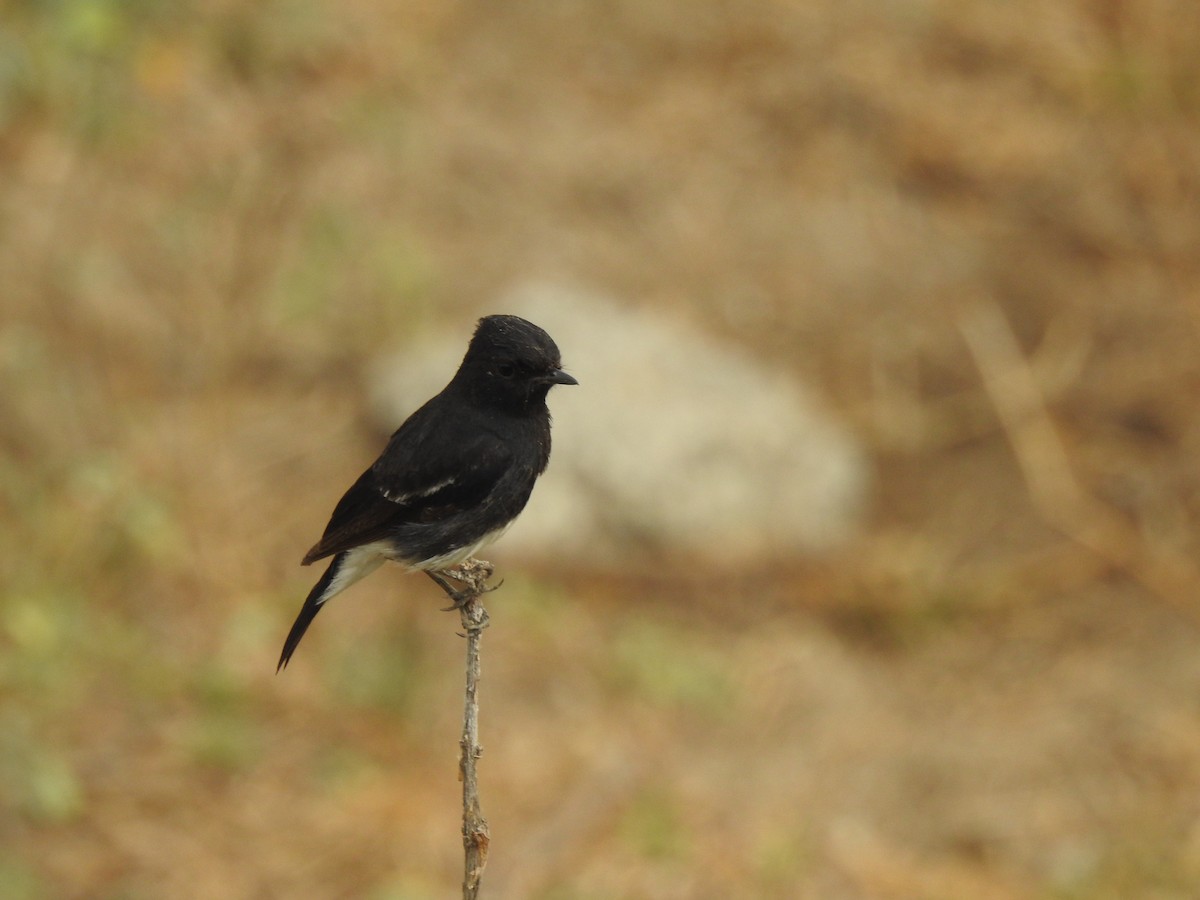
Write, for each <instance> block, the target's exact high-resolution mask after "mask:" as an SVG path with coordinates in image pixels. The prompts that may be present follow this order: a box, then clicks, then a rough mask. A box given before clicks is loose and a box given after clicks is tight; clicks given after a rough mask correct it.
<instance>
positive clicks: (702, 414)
mask: <svg viewBox="0 0 1200 900" xmlns="http://www.w3.org/2000/svg"><path fill="white" fill-rule="evenodd" d="M492 311H494V312H505V313H513V314H516V315H520V316H524V317H525V318H527V319H529V320H530V321H533V322H536V323H537V324H538V325H540V326H542V327H543V328H545V329H546V330H547V331H548V332H549V333H550V334H551V335H552V336H553V337H554V339H555V341H556V342H557V343H558V345H559V347H560V348H561V349H562V353H563V361H564V367H565V368H566V369H567V370H568V371H569V372H571V374H573V375H575V376H576V377H577V378H578V379H579V383H580V386H579V387H566V388H555V389H554V391H552V393H551V395H550V407H551V410H552V411H553V413H554V452H553V455H552V457H551V461H550V468H549V470H548V471H547V473H546V474H545V475H544V476H543V478H542V480H541V481H540V482H539V484H538V486H537V489H536V490H535V491H534V494H533V499H532V500H531V501H530V504H529V508H528V509H527V510H526V512H525V514H524V515H523V516H522V517H521V518H520V519H519V520H518V522H517V524H516V525H514V526H513V528H512V529H511V531H510V532H509V533H508V534H507V535H506V536H505V539H504V552H509V553H520V554H521V555H523V556H526V557H529V558H537V559H555V560H559V559H563V558H569V559H571V560H574V561H577V562H581V563H587V564H592V565H601V566H603V565H613V564H616V563H618V562H619V563H621V564H623V565H626V564H629V563H631V562H638V561H640V562H648V561H650V560H655V559H660V558H661V557H662V556H663V555H667V556H670V557H687V556H691V555H699V556H702V557H704V558H705V560H706V561H707V562H708V563H710V564H717V565H751V564H754V563H758V562H764V561H767V560H771V559H779V558H786V557H788V556H795V555H797V554H813V553H816V552H820V551H822V550H825V549H828V548H830V547H831V546H833V545H835V544H837V543H838V542H840V541H842V540H844V539H845V538H847V537H848V536H849V535H851V534H852V533H853V532H854V531H855V529H856V528H857V526H858V524H859V521H860V518H861V515H862V511H863V507H864V505H865V503H864V501H865V497H866V492H867V486H868V481H869V471H868V465H867V460H866V455H865V453H864V452H863V450H862V448H861V447H860V446H859V444H858V443H857V442H856V441H855V440H854V439H853V438H852V437H851V436H850V435H849V434H848V433H847V431H846V430H845V429H844V428H843V427H842V426H841V425H839V424H838V423H837V422H836V421H835V420H834V419H833V418H832V417H831V416H830V414H828V413H826V412H824V411H823V410H822V409H821V408H820V405H819V404H818V403H817V402H816V401H815V400H814V399H813V397H812V396H811V394H810V392H809V391H807V390H806V389H805V388H804V387H803V386H802V385H800V384H798V383H797V382H796V380H795V378H794V377H792V376H791V375H789V374H788V373H786V372H783V371H780V370H778V369H773V368H770V367H767V366H765V365H763V364H762V363H760V362H758V361H757V360H755V359H753V358H752V357H751V356H750V355H749V354H747V353H746V352H745V351H743V350H741V349H739V348H736V347H733V346H729V345H725V344H722V343H720V342H719V341H718V340H716V339H714V338H713V337H711V336H709V335H706V334H703V333H701V332H699V331H697V330H696V329H694V328H693V327H691V326H690V325H688V324H687V323H685V322H683V321H681V320H678V319H676V318H673V317H670V316H668V315H666V314H663V313H660V312H657V311H651V310H633V309H628V308H624V307H621V306H618V305H617V304H615V303H612V302H611V301H608V300H606V299H604V298H602V297H598V296H596V295H595V294H591V293H588V292H586V291H581V290H579V289H576V288H571V287H563V286H560V285H553V284H530V285H526V286H523V287H521V288H519V289H517V290H515V291H513V292H511V293H510V294H508V295H507V296H505V297H503V298H502V299H501V300H500V301H498V302H497V303H496V304H495V307H494V310H492ZM466 337H467V335H466V334H465V333H464V332H463V329H462V328H459V329H456V330H455V331H454V332H453V333H448V334H446V335H445V336H436V337H431V338H429V339H428V340H425V341H422V342H420V343H419V344H417V345H415V346H412V347H409V348H406V349H405V350H404V351H402V352H400V353H397V354H395V355H394V356H390V357H388V358H385V359H382V360H380V361H379V362H378V364H377V365H376V366H375V367H374V370H373V374H372V377H371V393H372V400H373V408H374V410H375V414H376V415H377V417H378V421H379V423H380V424H381V426H383V427H384V428H385V429H387V430H389V431H390V430H391V429H394V428H395V427H396V425H397V424H398V423H399V422H400V421H402V420H403V419H404V417H405V416H407V415H408V414H409V413H411V412H412V411H413V410H414V409H415V408H416V407H417V406H418V405H419V404H420V403H422V402H423V401H424V400H425V399H427V398H428V397H430V396H431V395H432V394H434V393H436V392H437V391H438V390H439V389H440V388H441V387H442V386H443V385H444V383H445V379H446V377H447V373H450V372H452V371H453V370H454V368H455V367H456V366H457V364H458V362H459V360H460V359H461V357H462V352H463V348H464V347H465V345H466Z"/></svg>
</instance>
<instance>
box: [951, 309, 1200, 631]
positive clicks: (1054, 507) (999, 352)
mask: <svg viewBox="0 0 1200 900" xmlns="http://www.w3.org/2000/svg"><path fill="white" fill-rule="evenodd" d="M958 327H959V330H960V331H961V332H962V335H963V338H964V339H965V340H966V343H967V347H968V349H969V350H970V352H971V356H972V357H973V358H974V360H975V365H976V366H977V367H978V368H979V372H980V375H981V377H982V379H983V386H984V389H985V390H986V391H987V393H988V397H989V398H990V399H991V401H992V405H993V406H994V407H995V409H996V415H997V416H998V417H999V419H1000V422H1001V423H1002V425H1003V426H1004V430H1005V433H1006V434H1007V436H1008V440H1009V443H1010V444H1011V445H1012V449H1013V452H1014V454H1015V455H1016V458H1017V464H1018V465H1019V466H1020V468H1021V474H1022V475H1023V476H1024V479H1025V484H1026V486H1027V489H1028V491H1029V497H1030V499H1031V500H1032V502H1033V505H1034V507H1035V509H1036V510H1037V511H1038V513H1039V514H1040V515H1041V517H1042V518H1043V520H1045V521H1046V522H1047V523H1048V524H1049V525H1051V526H1053V527H1054V528H1056V529H1058V531H1060V532H1061V533H1062V534H1065V535H1066V536H1067V537H1069V538H1070V539H1071V540H1072V541H1074V542H1075V543H1077V544H1078V545H1080V546H1082V547H1085V548H1087V549H1088V550H1089V551H1090V552H1092V553H1094V554H1096V556H1097V557H1099V558H1100V559H1102V560H1104V561H1105V562H1106V563H1107V564H1108V565H1111V566H1114V567H1116V568H1118V569H1120V570H1122V571H1124V572H1127V573H1128V574H1130V575H1131V576H1133V577H1134V578H1135V579H1137V580H1138V581H1139V582H1141V583H1142V585H1144V586H1145V587H1146V588H1148V589H1149V590H1151V591H1153V592H1154V593H1155V594H1157V595H1158V596H1160V597H1162V598H1163V599H1165V600H1167V601H1168V602H1170V603H1172V604H1173V605H1174V606H1175V607H1177V608H1178V609H1179V610H1180V611H1181V612H1183V613H1185V614H1186V615H1188V616H1189V617H1191V618H1193V619H1195V618H1196V617H1197V615H1198V613H1197V609H1196V606H1195V602H1194V596H1195V586H1196V584H1197V583H1198V582H1200V572H1197V570H1196V567H1195V566H1194V565H1193V564H1192V563H1191V561H1190V560H1188V559H1186V558H1184V557H1182V556H1180V555H1178V554H1176V553H1172V552H1170V551H1164V550H1161V549H1158V548H1155V547H1152V546H1150V545H1149V544H1148V542H1147V541H1146V540H1145V537H1144V535H1142V534H1141V533H1140V531H1139V530H1138V529H1137V528H1136V527H1135V526H1134V525H1132V524H1131V523H1130V522H1129V521H1127V520H1126V519H1125V518H1123V517H1122V516H1120V515H1119V514H1118V513H1117V512H1116V511H1115V510H1114V509H1113V508H1112V507H1110V506H1109V505H1108V504H1106V503H1104V502H1103V501H1101V500H1100V499H1098V498H1097V497H1095V496H1094V495H1093V494H1092V493H1090V492H1089V491H1088V490H1087V489H1086V486H1085V485H1084V484H1083V483H1082V482H1081V481H1080V479H1079V478H1078V477H1077V476H1076V474H1075V470H1074V468H1073V467H1072V465H1071V459H1070V456H1069V455H1068V453H1067V448H1066V445H1065V444H1064V443H1063V440H1062V438H1061V437H1060V436H1059V433H1058V429H1057V428H1056V426H1055V423H1054V419H1053V416H1052V415H1051V413H1050V410H1049V409H1048V408H1047V405H1046V402H1045V398H1044V396H1043V394H1042V390H1041V387H1040V385H1039V384H1038V380H1037V377H1036V375H1035V373H1034V371H1033V369H1032V368H1031V366H1030V365H1029V362H1028V360H1026V358H1025V356H1024V355H1023V354H1022V352H1021V349H1020V345H1019V344H1018V343H1017V339H1016V337H1015V335H1013V333H1012V328H1011V326H1010V325H1009V323H1008V320H1007V319H1006V318H1005V316H1004V313H1003V311H1002V310H1001V309H1000V307H999V306H998V305H997V304H996V303H994V302H980V303H978V304H977V305H975V306H974V307H972V308H971V309H970V310H969V311H968V312H967V313H966V314H964V315H963V316H962V317H961V318H960V319H959V322H958Z"/></svg>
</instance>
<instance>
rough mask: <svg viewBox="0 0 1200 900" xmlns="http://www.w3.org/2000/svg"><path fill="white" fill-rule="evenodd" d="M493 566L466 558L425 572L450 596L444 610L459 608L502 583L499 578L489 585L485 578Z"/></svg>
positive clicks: (491, 571)
mask: <svg viewBox="0 0 1200 900" xmlns="http://www.w3.org/2000/svg"><path fill="white" fill-rule="evenodd" d="M494 571H495V567H494V566H493V565H492V564H491V563H490V562H486V561H485V560H482V559H468V560H466V561H464V562H461V563H459V564H458V565H457V566H453V567H451V568H449V569H443V570H441V571H438V572H426V573H425V574H426V575H428V576H429V577H430V578H432V579H433V580H434V582H436V583H437V585H438V587H440V588H441V589H442V590H443V591H445V592H446V596H447V597H449V598H450V600H451V603H452V605H450V606H447V607H445V609H444V610H443V611H444V612H449V611H450V610H454V609H459V610H461V609H462V608H463V607H464V606H466V605H467V603H469V602H470V601H472V600H474V599H476V598H478V597H479V596H481V595H483V594H488V593H491V592H492V591H494V590H495V589H496V588H498V587H500V585H502V584H504V579H501V580H500V581H498V582H497V583H496V584H492V585H489V584H488V583H487V580H488V579H489V578H490V577H491V576H492V573H493V572H494ZM451 579H453V581H455V582H457V583H458V584H460V585H462V587H461V588H459V587H455V586H454V585H453V584H451Z"/></svg>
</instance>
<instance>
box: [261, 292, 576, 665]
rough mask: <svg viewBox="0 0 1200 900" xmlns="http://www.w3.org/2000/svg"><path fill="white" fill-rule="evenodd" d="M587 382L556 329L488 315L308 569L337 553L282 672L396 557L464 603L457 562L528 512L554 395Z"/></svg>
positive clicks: (544, 456)
mask: <svg viewBox="0 0 1200 900" xmlns="http://www.w3.org/2000/svg"><path fill="white" fill-rule="evenodd" d="M556 384H578V382H577V381H576V380H575V379H574V378H572V377H571V376H570V375H568V374H567V373H566V372H564V371H563V370H562V359H561V357H560V356H559V352H558V347H557V346H556V345H555V343H554V341H553V340H551V338H550V335H548V334H546V332H544V331H543V330H542V329H540V328H538V327H537V326H536V325H534V324H533V323H532V322H527V321H525V320H524V319H521V318H518V317H517V316H486V317H485V318H482V319H480V320H479V324H478V326H476V328H475V334H474V336H473V337H472V338H471V343H470V345H469V346H468V347H467V353H466V356H464V357H463V361H462V364H461V365H460V366H459V367H458V372H456V373H455V375H454V378H452V379H451V380H450V383H449V384H448V385H446V387H445V388H443V389H442V392H441V393H440V394H438V395H437V396H435V397H434V398H433V399H431V400H430V401H429V402H427V403H426V404H425V405H424V406H422V407H421V408H420V409H418V410H417V411H416V412H415V413H413V414H412V415H411V416H409V418H408V419H407V420H406V421H405V422H404V424H403V425H401V426H400V427H399V428H398V429H397V430H396V433H395V434H393V435H392V437H391V439H390V440H389V441H388V444H387V447H386V448H385V449H384V451H383V453H382V454H381V455H380V457H379V459H377V460H375V462H374V464H373V465H372V466H371V467H370V468H369V469H367V471H365V472H363V474H362V475H361V476H360V477H359V479H358V481H356V482H354V485H353V486H352V487H351V488H350V490H348V491H346V494H345V496H344V497H342V499H341V500H340V501H339V502H338V505H337V507H336V508H335V509H334V510H333V516H332V517H331V518H330V519H329V524H328V525H327V526H325V533H324V534H323V535H322V536H321V540H319V541H317V543H316V546H314V547H313V548H312V549H311V550H309V551H308V553H307V554H306V555H305V557H304V560H303V565H306V566H307V565H309V564H310V563H313V562H316V561H317V560H318V559H324V558H325V557H327V556H332V557H333V560H332V561H331V562H330V563H329V568H327V569H326V570H325V574H324V575H322V576H321V578H320V580H319V581H318V582H317V583H316V585H315V586H314V587H313V589H312V591H310V592H309V595H308V599H306V600H305V601H304V606H303V607H302V608H301V609H300V614H299V615H298V616H297V617H296V622H295V624H293V625H292V630H291V631H290V632H289V633H288V636H287V640H286V641H284V644H283V653H282V655H281V656H280V657H279V665H278V666H277V667H276V671H279V670H280V669H282V668H283V667H284V666H286V665H287V664H288V660H290V659H291V658H292V654H293V653H294V652H295V650H296V646H297V645H298V644H299V643H300V639H301V638H302V637H304V632H305V631H306V630H307V629H308V626H309V624H310V623H311V622H312V620H313V618H314V617H315V616H316V615H317V613H318V612H320V610H321V607H322V606H324V605H325V603H326V602H328V601H329V600H330V598H332V597H334V596H336V595H337V594H339V593H341V592H342V591H344V590H345V589H346V588H348V587H349V586H350V585H352V584H354V582H356V581H358V580H359V579H360V578H363V577H365V576H367V575H369V574H370V573H371V572H374V571H375V570H376V569H377V568H379V566H380V565H381V564H382V563H383V562H384V561H386V560H392V561H393V562H398V563H400V564H401V565H403V566H405V567H406V568H408V569H411V570H416V571H422V572H425V573H426V574H427V575H429V577H430V578H432V579H433V580H434V581H436V582H437V583H438V584H439V585H441V587H442V588H443V589H444V590H445V591H446V592H447V593H448V594H449V595H450V596H451V597H452V598H453V599H454V600H455V602H456V603H458V602H460V601H461V599H462V598H461V596H460V595H458V593H457V592H456V591H455V590H454V589H453V588H452V587H451V585H450V582H449V581H448V580H447V579H448V578H453V577H454V574H453V567H454V566H456V565H458V564H459V563H461V562H463V561H464V560H466V559H468V558H469V557H470V556H472V555H473V554H475V553H477V552H478V551H479V550H480V549H481V548H483V547H485V546H487V545H488V544H490V543H491V542H492V541H494V540H495V539H496V538H498V537H500V535H502V534H503V533H504V531H505V530H506V529H507V528H508V526H509V525H511V524H512V522H513V520H514V519H515V518H516V517H517V515H518V514H519V513H520V512H521V510H522V509H524V508H525V504H526V502H527V501H528V500H529V495H530V493H531V492H532V491H533V485H534V482H535V481H537V478H538V476H539V475H541V474H542V472H543V471H545V468H546V464H547V463H548V462H549V460H550V411H549V410H548V409H547V408H546V394H547V393H548V392H549V391H550V388H551V387H553V386H554V385H556Z"/></svg>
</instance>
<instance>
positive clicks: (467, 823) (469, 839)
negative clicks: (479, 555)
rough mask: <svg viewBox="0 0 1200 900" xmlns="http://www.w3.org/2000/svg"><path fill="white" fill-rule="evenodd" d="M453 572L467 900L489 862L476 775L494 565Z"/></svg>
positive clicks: (475, 564)
mask: <svg viewBox="0 0 1200 900" xmlns="http://www.w3.org/2000/svg"><path fill="white" fill-rule="evenodd" d="M452 574H453V578H454V580H455V581H456V582H458V583H459V584H461V585H462V586H463V587H462V589H461V590H457V591H452V590H451V588H450V587H449V586H448V585H446V584H443V583H442V582H441V580H440V579H435V580H437V581H438V583H439V584H442V586H443V588H445V589H446V592H447V593H448V594H450V595H451V596H452V598H453V599H454V605H455V607H457V609H458V611H459V614H460V615H461V616H462V627H463V635H464V636H465V637H466V639H467V682H466V691H465V694H464V698H463V731H462V738H461V739H460V741H459V751H460V754H459V759H458V771H459V779H460V780H461V781H462V786H463V824H462V837H463V856H464V861H463V886H462V895H463V900H475V898H476V897H478V896H479V884H480V881H481V879H482V877H483V867H484V866H485V865H487V855H488V845H489V843H490V840H491V838H490V835H489V833H488V824H487V820H486V819H484V817H483V814H482V813H481V812H480V808H479V782H478V779H477V777H476V774H475V763H476V761H477V760H478V759H479V755H480V754H481V753H482V752H483V748H482V747H480V746H479V697H478V691H479V639H480V637H481V636H482V634H483V629H485V628H487V626H488V614H487V610H486V609H484V607H483V603H482V601H481V597H482V596H483V594H485V593H487V592H488V591H489V590H491V588H489V587H488V585H487V580H488V577H489V576H490V575H491V574H492V566H491V564H490V563H486V562H484V561H483V560H479V559H468V560H467V561H466V562H464V563H462V564H461V565H460V566H458V567H457V568H456V569H455V570H454V572H453V573H452Z"/></svg>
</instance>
